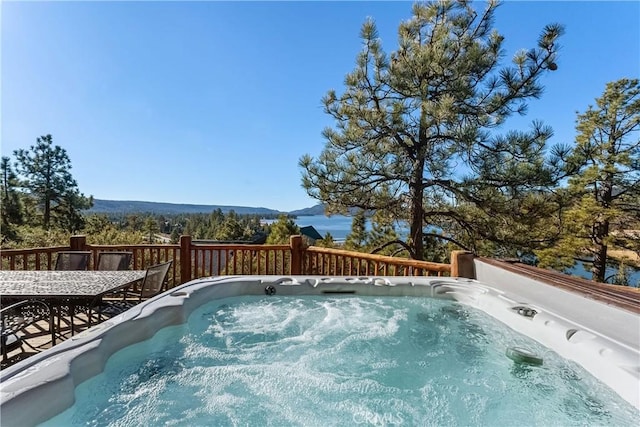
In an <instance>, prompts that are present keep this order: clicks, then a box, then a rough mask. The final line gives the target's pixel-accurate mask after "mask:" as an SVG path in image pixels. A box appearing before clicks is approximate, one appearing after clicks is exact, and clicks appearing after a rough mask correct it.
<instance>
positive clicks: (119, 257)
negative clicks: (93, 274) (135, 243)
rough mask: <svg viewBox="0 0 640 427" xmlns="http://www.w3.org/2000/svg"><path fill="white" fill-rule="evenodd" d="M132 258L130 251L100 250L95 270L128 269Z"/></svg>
mask: <svg viewBox="0 0 640 427" xmlns="http://www.w3.org/2000/svg"><path fill="white" fill-rule="evenodd" d="M131 258H133V253H132V252H100V253H98V266H97V267H96V270H100V271H115V270H118V271H120V270H128V269H129V265H130V264H131Z"/></svg>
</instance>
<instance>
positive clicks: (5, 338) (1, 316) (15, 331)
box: [0, 300, 53, 361]
mask: <svg viewBox="0 0 640 427" xmlns="http://www.w3.org/2000/svg"><path fill="white" fill-rule="evenodd" d="M41 320H47V321H48V323H49V332H52V331H53V324H52V323H51V313H50V311H49V306H48V305H47V304H46V303H44V302H43V301H37V300H24V301H20V302H17V303H15V304H12V305H9V306H7V307H4V308H2V309H1V310H0V326H1V327H0V350H1V352H2V360H3V361H6V360H7V355H8V353H9V352H10V351H12V350H14V349H16V348H18V347H22V343H23V342H26V341H25V340H26V339H27V337H28V336H29V334H30V333H31V332H27V328H28V327H30V326H31V325H33V324H35V323H37V322H39V321H41ZM27 345H28V346H29V347H31V348H32V349H34V350H35V347H33V346H32V345H29V344H27Z"/></svg>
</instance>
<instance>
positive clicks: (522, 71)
mask: <svg viewBox="0 0 640 427" xmlns="http://www.w3.org/2000/svg"><path fill="white" fill-rule="evenodd" d="M472 6H473V4H472V3H471V2H469V1H449V0H444V1H437V2H436V1H434V2H429V3H427V4H424V3H416V4H415V5H414V6H413V17H412V18H411V19H409V20H408V21H405V22H403V23H402V24H401V25H400V28H399V38H398V45H399V46H398V49H397V50H396V51H395V52H392V53H391V54H390V55H387V54H385V52H384V51H383V50H382V45H381V41H380V40H379V38H378V33H377V30H376V26H375V24H374V23H373V21H371V20H368V21H366V22H365V24H364V25H363V26H362V31H361V37H362V39H363V49H362V52H361V53H360V54H359V55H358V58H357V63H356V68H355V70H354V71H353V72H351V73H350V74H348V75H347V76H346V79H345V86H346V88H345V91H344V93H343V94H342V95H337V94H336V92H335V91H333V90H331V91H329V92H328V94H327V95H326V96H325V98H324V99H323V102H324V106H325V112H326V113H328V114H329V115H330V116H331V117H332V118H334V119H335V121H336V128H327V129H325V130H324V132H323V136H324V137H325V139H326V141H327V142H326V146H325V149H324V150H323V152H322V153H321V154H320V156H319V157H318V158H317V159H313V158H312V157H311V156H308V155H306V156H303V157H302V158H301V159H300V166H301V167H302V168H303V180H302V184H303V187H304V188H305V189H306V190H307V192H308V194H309V195H310V196H311V197H313V198H315V199H317V200H319V201H321V202H322V203H325V204H326V206H327V209H328V212H329V213H334V212H342V213H344V212H346V211H347V209H348V208H350V207H359V208H361V209H365V210H372V211H381V210H384V211H386V212H390V213H391V214H392V215H393V216H394V217H395V218H397V219H405V220H406V221H407V223H408V224H409V227H410V232H409V236H408V242H407V243H408V244H409V245H408V247H409V249H410V253H411V256H412V257H414V258H417V259H423V257H424V247H423V244H424V239H423V227H424V226H425V225H430V224H434V225H437V226H439V227H440V228H441V229H443V230H445V231H447V232H449V228H451V232H452V233H454V232H455V233H459V234H461V235H463V236H467V237H469V238H472V239H474V241H475V239H478V238H480V239H493V240H496V241H499V242H501V243H504V244H509V243H510V242H511V241H512V240H514V241H515V242H516V243H518V244H519V243H522V242H525V243H526V242H528V241H532V240H534V238H538V236H534V235H532V233H541V232H543V231H544V230H545V229H544V228H542V229H540V228H539V227H536V226H537V225H538V224H537V223H536V222H535V221H533V220H532V217H533V216H534V215H536V214H537V212H538V209H541V206H547V205H548V202H549V201H548V200H547V196H546V193H545V190H546V189H547V188H548V187H549V186H552V185H554V184H555V182H556V180H557V179H559V176H557V175H558V174H557V173H555V172H556V170H557V166H558V165H557V164H556V163H554V162H553V161H551V160H556V158H555V157H553V156H551V157H548V155H547V153H546V152H545V144H546V140H547V139H548V138H549V137H550V135H551V130H550V129H549V128H548V127H545V126H544V125H543V124H542V123H539V122H534V123H533V125H532V129H531V131H529V132H511V133H508V134H507V135H506V136H504V137H500V136H492V135H491V131H492V130H494V129H496V128H498V127H500V126H502V125H504V123H505V120H506V118H508V117H509V116H510V115H512V114H514V113H516V114H524V113H525V111H526V102H527V101H528V100H530V99H533V98H538V97H539V96H540V95H541V94H542V86H541V84H540V82H539V79H540V77H541V76H542V75H543V74H544V73H545V72H546V71H547V70H555V69H556V68H557V65H556V63H555V61H556V53H557V45H556V41H557V39H558V37H559V36H560V35H561V33H562V27H560V26H559V25H549V26H547V27H545V28H544V30H543V32H542V34H541V36H540V38H539V40H538V46H537V47H536V48H533V49H529V50H523V51H520V52H518V53H517V54H516V55H515V57H514V58H513V62H512V64H511V65H507V66H500V61H501V57H502V56H503V39H504V38H503V36H502V35H500V34H499V33H498V32H497V31H495V30H493V29H492V23H493V18H494V13H495V9H496V7H497V6H498V3H497V1H489V2H488V5H487V8H486V9H485V10H484V11H482V12H480V13H478V12H477V11H476V10H475V9H474V8H473V7H472ZM555 154H558V155H561V154H563V152H562V150H558V152H557V153H555ZM461 171H465V173H464V174H463V173H462V172H461ZM519 214H520V215H519ZM545 214H546V212H545ZM505 218H507V219H508V220H509V221H510V222H511V223H512V226H510V227H501V226H500V224H501V220H503V219H505ZM538 218H539V217H538ZM518 221H521V223H519V224H518V223H517V222H518ZM483 222H486V223H487V224H484V223H483ZM532 222H533V224H532ZM485 225H490V227H486V226H485ZM454 226H455V227H454ZM505 228H506V230H505ZM470 230H471V231H472V232H471V233H470V232H469V231H470ZM523 231H525V232H526V234H525V235H523ZM454 237H455V236H454ZM543 237H547V236H541V238H543Z"/></svg>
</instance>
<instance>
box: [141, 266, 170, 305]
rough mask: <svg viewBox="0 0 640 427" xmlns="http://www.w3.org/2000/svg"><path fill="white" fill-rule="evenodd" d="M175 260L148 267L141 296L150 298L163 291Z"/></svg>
mask: <svg viewBox="0 0 640 427" xmlns="http://www.w3.org/2000/svg"><path fill="white" fill-rule="evenodd" d="M172 262H173V261H167V262H165V263H162V264H157V265H154V266H152V267H149V268H148V269H147V274H146V275H145V276H144V280H143V282H142V286H141V291H140V298H141V299H142V298H149V297H152V296H155V295H157V294H159V293H160V292H162V290H163V286H164V282H165V280H166V278H167V273H168V272H169V268H170V267H171V263H172Z"/></svg>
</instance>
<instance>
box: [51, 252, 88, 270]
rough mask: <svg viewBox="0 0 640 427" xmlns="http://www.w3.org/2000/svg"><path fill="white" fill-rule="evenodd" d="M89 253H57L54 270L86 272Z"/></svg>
mask: <svg viewBox="0 0 640 427" xmlns="http://www.w3.org/2000/svg"><path fill="white" fill-rule="evenodd" d="M90 256H91V252H88V251H87V252H84V251H64V252H58V258H57V259H56V270H58V271H72V270H86V269H87V266H88V265H89V257H90Z"/></svg>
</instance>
